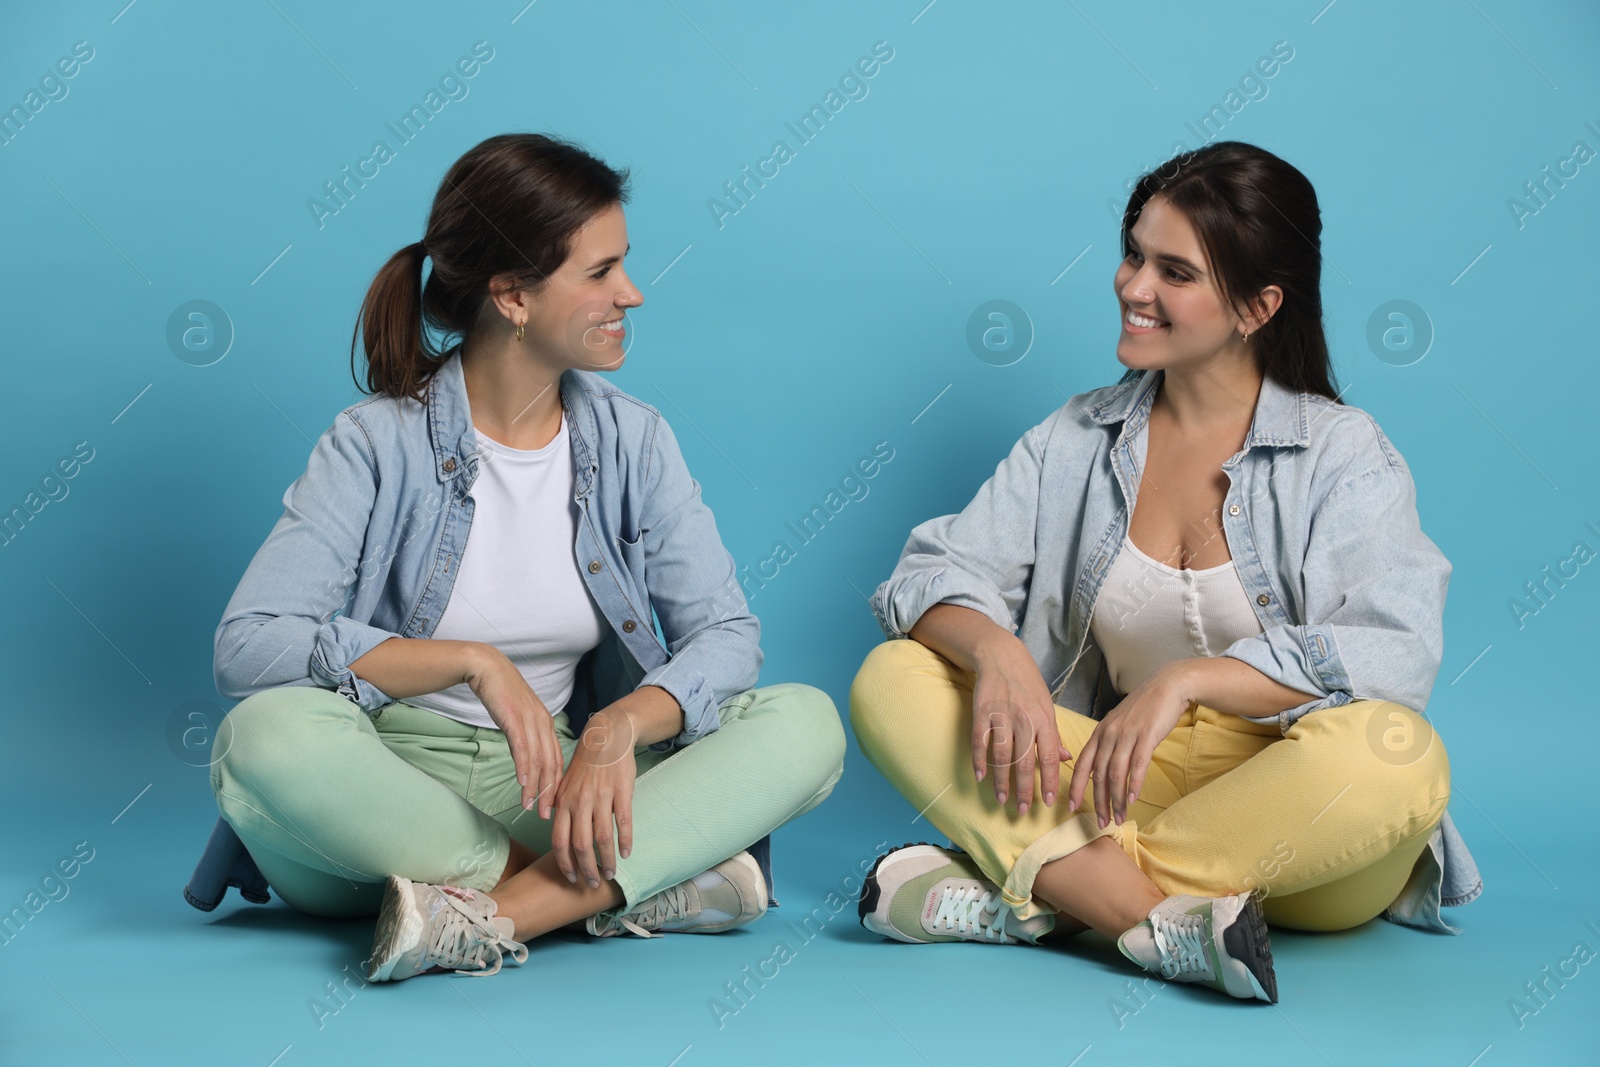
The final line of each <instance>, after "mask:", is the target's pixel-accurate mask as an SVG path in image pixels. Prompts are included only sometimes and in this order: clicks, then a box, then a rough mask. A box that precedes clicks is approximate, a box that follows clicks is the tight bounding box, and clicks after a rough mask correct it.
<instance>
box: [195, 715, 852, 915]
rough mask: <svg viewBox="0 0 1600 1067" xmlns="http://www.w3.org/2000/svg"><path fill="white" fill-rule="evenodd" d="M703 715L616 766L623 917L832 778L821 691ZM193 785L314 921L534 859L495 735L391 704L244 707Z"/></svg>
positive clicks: (840, 762) (478, 878)
mask: <svg viewBox="0 0 1600 1067" xmlns="http://www.w3.org/2000/svg"><path fill="white" fill-rule="evenodd" d="M719 712H720V716H721V722H722V725H721V726H720V727H719V728H718V729H717V730H715V731H713V732H712V733H710V734H707V735H706V736H705V737H702V738H701V739H700V740H699V741H696V742H695V743H694V744H692V745H689V746H688V747H686V748H682V749H678V750H676V751H674V752H670V753H662V752H653V751H651V750H650V749H649V748H640V749H638V750H636V752H635V754H634V756H635V761H636V764H637V768H638V777H637V779H636V780H635V784H634V800H633V850H632V852H631V854H630V855H629V856H628V857H627V858H626V859H623V858H622V857H621V856H620V855H619V856H618V857H617V864H616V883H617V885H618V886H619V887H620V888H621V890H622V892H623V894H624V896H625V897H626V903H625V904H624V905H623V907H624V908H627V907H631V906H632V905H634V904H635V903H637V902H638V901H640V900H643V899H645V898H646V897H649V896H651V895H652V894H654V893H657V892H659V891H660V890H662V889H664V888H666V887H667V886H671V885H676V884H677V883H678V882H681V881H683V880H684V879H686V878H691V877H693V876H694V875H696V874H699V873H700V872H701V871H704V870H706V869H707V868H709V867H713V866H715V865H716V864H718V863H720V862H721V861H723V860H725V859H727V858H728V857H729V856H732V855H734V854H736V853H737V852H739V851H740V850H741V849H745V848H748V847H749V846H750V845H752V844H754V843H755V842H756V841H759V840H760V839H761V838H762V837H764V836H765V835H767V834H768V833H771V832H772V831H773V830H775V829H777V828H778V827H779V826H781V825H783V824H784V823H786V822H788V821H789V820H791V819H794V818H796V817H797V816H799V815H801V814H803V813H805V812H807V811H809V810H811V809H812V808H814V807H816V806H817V805H818V804H820V803H822V801H823V800H824V799H825V798H826V797H827V795H828V794H829V793H830V792H832V790H833V786H834V783H836V782H837V781H838V780H839V776H840V774H841V773H842V772H843V770H844V749H845V739H844V728H843V726H842V724H841V723H840V721H839V713H838V711H837V710H836V709H835V708H834V705H833V701H832V700H830V699H829V698H828V695H827V694H826V693H823V692H822V691H821V690H818V689H814V688H812V687H810V686H806V685H797V684H782V685H772V686H766V687H763V688H760V689H751V690H747V691H745V692H743V693H740V694H739V695H737V696H735V697H732V698H730V699H729V700H728V701H726V702H725V703H724V704H723V705H722V706H721V708H720V709H719ZM554 723H555V728H556V737H557V738H558V739H559V741H560V743H561V750H562V757H563V758H562V763H563V766H565V765H566V764H568V763H570V762H571V760H572V753H573V749H574V747H575V746H576V739H575V738H574V737H573V734H572V730H571V729H570V727H569V726H568V723H567V715H566V713H565V712H561V713H560V714H558V715H556V716H555V718H554ZM211 788H212V792H213V793H214V794H215V795H216V798H217V807H218V808H219V809H220V810H221V812H222V815H223V818H225V819H227V821H228V823H229V824H230V825H231V826H232V827H233V829H234V831H235V832H236V833H238V835H239V838H240V840H242V841H243V842H244V845H245V847H246V848H247V849H248V850H249V852H250V855H251V857H252V858H253V859H254V860H255V861H256V866H257V867H259V868H260V869H261V873H262V875H264V876H265V877H266V879H267V883H268V884H269V885H271V886H272V888H273V889H274V890H276V891H277V893H278V895H279V896H280V897H282V898H283V899H284V901H285V902H287V903H288V904H290V905H291V906H293V907H294V908H296V909H298V910H300V911H303V912H307V913H310V914H314V915H327V916H341V917H348V916H361V915H375V914H377V911H378V907H379V904H380V903H381V901H382V898H383V883H384V880H385V879H386V878H387V876H388V875H390V874H399V875H402V876H404V877H406V878H410V879H412V880H413V881H419V882H432V883H436V884H447V885H460V886H468V887H471V888H473V889H481V890H487V889H492V888H494V886H495V884H496V883H497V882H498V881H499V879H500V875H501V873H502V872H503V871H504V870H505V865H506V860H507V859H508V858H509V856H510V852H511V839H512V838H516V839H517V840H518V841H520V842H522V843H523V844H524V845H527V846H528V847H529V848H531V849H533V850H534V851H535V852H538V853H540V854H541V855H542V854H544V853H546V852H548V851H550V823H549V822H547V821H545V820H544V819H541V818H540V817H539V812H538V810H537V808H535V810H533V811H525V810H523V808H522V805H521V803H520V801H521V794H522V787H521V786H520V785H519V784H518V782H517V776H516V767H515V764H514V763H513V762H512V759H511V749H510V746H509V745H507V743H506V739H505V735H504V734H503V733H501V732H500V731H499V730H495V729H489V728H483V727H477V726H470V725H468V724H466V723H461V722H456V721H455V720H453V719H447V718H445V717H444V716H442V715H438V714H435V713H434V712H432V711H429V710H427V709H424V708H418V707H413V706H412V705H410V704H407V703H405V702H403V701H400V702H396V703H393V704H390V705H388V706H387V707H385V708H382V709H380V710H379V712H378V713H377V715H376V716H372V717H369V716H368V715H367V714H366V713H365V712H363V711H362V710H361V709H360V707H358V706H357V705H356V704H354V703H352V702H351V701H349V700H346V699H345V698H344V697H342V696H340V695H339V694H337V693H335V692H333V691H332V690H329V689H321V688H313V687H310V686H283V687H280V688H276V689H269V690H265V691H263V692H260V693H256V694H253V695H251V696H249V697H247V698H246V699H244V700H242V701H240V702H239V704H237V705H236V706H235V707H234V708H233V710H232V711H230V712H229V713H228V715H227V717H226V718H225V719H224V720H223V722H222V726H221V727H220V728H219V729H218V731H217V735H216V740H215V742H214V747H213V750H212V766H211Z"/></svg>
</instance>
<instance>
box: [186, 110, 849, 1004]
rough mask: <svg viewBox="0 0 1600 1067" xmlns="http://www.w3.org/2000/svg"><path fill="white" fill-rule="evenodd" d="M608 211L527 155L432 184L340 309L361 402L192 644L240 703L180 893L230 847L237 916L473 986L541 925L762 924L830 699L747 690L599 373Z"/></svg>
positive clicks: (817, 766)
mask: <svg viewBox="0 0 1600 1067" xmlns="http://www.w3.org/2000/svg"><path fill="white" fill-rule="evenodd" d="M626 197H627V175H626V173H625V172H620V173H619V172H617V171H615V170H613V169H611V168H610V167H608V166H607V165H606V164H604V163H603V162H601V161H600V160H598V159H596V158H594V157H593V156H591V155H590V154H588V153H587V152H585V151H584V150H582V149H581V148H579V147H577V146H575V145H572V144H569V143H566V142H563V141H559V140H556V139H553V138H549V137H544V136H539V135H534V134H506V135H502V136H498V137H492V138H490V139H488V140H486V141H484V142H483V143H482V144H479V145H478V146H477V147H475V148H473V149H472V150H471V151H469V152H468V153H467V154H466V155H465V156H463V157H462V158H461V159H460V160H459V161H457V162H456V163H455V164H454V166H452V167H451V168H450V170H449V173H447V174H446V175H445V178H444V181H443V183H442V184H441V185H440V187H439V190H438V193H437V195H436V196H435V198H434V202H433V208H432V211H431V213H430V215H429V218H428V224H427V229H426V231H425V233H424V236H423V239H422V240H421V241H418V242H416V243H414V244H411V245H408V246H407V247H406V248H404V249H402V250H401V251H400V252H398V253H396V254H395V255H394V256H393V257H391V258H390V260H389V261H388V263H386V264H385V265H384V266H383V268H382V269H381V270H380V271H379V273H378V276H377V278H376V279H375V280H374V281H373V283H372V286H371V289H370V291H369V292H368V294H367V297H366V301H365V303H364V305H363V307H362V309H361V315H360V320H359V322H358V324H357V329H356V335H355V337H354V338H353V339H352V345H351V356H352V363H353V361H354V355H355V341H356V339H359V340H361V341H362V343H363V347H364V351H365V356H366V376H365V377H366V389H365V391H366V392H368V393H371V394H373V395H372V396H370V397H369V398H368V399H366V400H363V401H361V402H360V403H357V404H355V405H353V406H351V407H349V408H347V409H345V410H344V411H343V412H341V413H340V414H339V415H338V417H337V418H336V419H335V420H334V424H333V426H332V427H331V428H330V429H328V430H327V431H326V432H325V433H324V434H323V435H322V437H321V439H320V440H319V441H318V442H317V444H316V447H315V449H314V450H313V452H312V455H311V460H310V463H309V465H308V466H307V468H306V471H305V473H304V474H303V475H302V476H301V477H300V478H299V479H298V480H296V481H295V482H294V484H293V485H291V486H290V487H289V489H288V491H287V493H286V494H285V496H284V514H283V516H282V517H281V518H280V519H279V520H278V522H277V525H276V526H274V527H273V529H272V531H271V533H270V534H269V535H268V537H267V540H266V543H265V544H263V545H262V547H261V549H260V550H259V551H258V552H257V553H256V555H255V558H254V559H253V560H252V561H251V563H250V565H249V568H248V569H247V570H246V572H245V574H244V577H243V579H242V580H241V581H240V583H239V587H238V589H237V591H236V592H235V593H234V595H233V598H232V599H231V600H230V601H229V603H228V606H227V609H226V611H225V612H224V615H223V618H222V621H221V624H220V626H219V627H218V629H217V634H216V649H215V665H214V667H215V675H216V682H217V686H218V688H219V690H220V691H221V692H222V693H224V694H225V695H227V696H229V697H233V698H239V699H240V703H239V704H238V705H237V706H235V707H234V708H233V710H232V711H231V712H230V713H229V714H228V716H227V718H226V719H225V720H224V722H223V725H222V728H221V729H220V730H219V731H218V734H217V739H216V742H215V748H214V753H213V763H212V787H213V791H214V793H215V795H216V799H217V804H218V806H219V808H220V809H221V812H222V817H223V820H224V822H225V824H226V826H225V827H224V826H219V827H218V831H217V832H216V833H215V834H214V835H213V846H212V849H211V850H209V851H208V859H209V862H207V861H203V862H202V869H203V870H210V871H212V872H218V871H220V870H222V869H224V867H225V864H224V862H223V861H224V860H225V859H227V858H228V857H229V855H230V853H229V852H228V849H229V848H230V847H231V848H233V850H234V858H236V859H237V861H238V864H242V865H243V867H242V868H241V867H240V866H234V867H233V868H232V869H230V870H229V871H228V874H227V875H226V876H222V875H215V877H216V878H218V879H220V878H222V877H226V879H227V881H228V884H233V885H237V886H239V887H240V888H241V889H242V890H245V891H246V892H247V895H251V894H253V895H251V899H264V893H263V892H262V889H263V886H262V883H263V882H264V883H265V884H266V885H270V886H271V887H272V888H274V889H276V890H277V892H278V894H279V895H280V896H281V897H283V898H284V899H285V900H286V901H288V902H289V903H290V904H291V905H293V906H294V907H295V908H297V909H299V910H301V911H303V912H307V913H310V914H315V915H330V916H352V915H371V914H374V913H377V914H378V921H377V931H376V937H375V942H374V945H373V954H372V956H371V958H370V959H369V960H368V961H366V972H367V977H368V978H369V979H371V980H375V981H382V980H393V979H400V978H406V977H410V976H412V975H415V974H421V973H423V972H425V971H429V970H434V969H440V968H453V969H456V970H457V971H458V973H469V974H479V975H483V974H493V973H495V972H496V971H498V970H499V968H500V964H501V960H502V957H504V956H508V955H509V956H510V957H512V958H513V959H515V960H516V961H517V962H519V963H520V962H523V961H524V960H525V959H526V958H527V948H526V946H525V944H524V942H526V941H528V940H530V939H532V938H536V937H538V936H539V935H541V934H544V933H547V932H549V931H551V930H555V929H558V928H562V927H567V926H580V927H581V928H582V929H585V930H587V932H588V933H589V934H591V935H595V936H602V937H603V936H613V935H616V934H620V933H630V934H634V935H640V936H654V935H655V934H657V933H661V932H685V933H688V932H697V933H710V932H715V931H719V930H725V929H729V928H731V927H735V926H739V925H742V924H744V923H747V922H750V921H752V920H753V919H756V918H759V917H760V916H761V915H762V914H763V913H764V912H765V911H766V908H767V907H768V905H769V904H772V903H776V901H775V900H773V899H772V882H771V866H770V860H769V857H768V850H767V846H768V835H769V834H770V832H771V831H772V830H774V829H776V828H777V827H778V826H779V825H781V824H783V823H784V822H787V821H788V820H790V819H793V818H795V817H796V816H798V815H799V814H801V813H803V812H805V811H808V810H810V809H811V808H813V807H815V806H816V805H817V804H820V803H821V802H822V800H823V799H824V798H825V797H826V796H827V795H828V794H829V792H830V791H831V790H832V788H833V786H834V783H835V782H836V781H837V780H838V778H839V776H840V773H841V771H842V768H843V755H844V734H843V729H842V726H841V724H840V722H839V717H838V713H837V711H836V710H835V708H834V706H833V704H832V702H831V701H830V700H829V698H828V697H827V695H826V694H824V693H822V692H820V691H819V690H816V689H813V688H811V687H809V686H804V685H796V684H784V685H773V686H768V687H764V688H759V689H756V688H752V686H753V685H754V683H755V681H756V677H757V671H758V668H759V667H760V664H761V658H762V657H761V650H760V648H759V646H758V643H757V642H758V637H759V630H760V627H759V624H758V622H757V620H756V618H755V616H753V615H752V614H750V611H749V609H748V607H747V606H746V603H745V599H744V596H743V594H742V592H741V590H740V588H739V585H738V581H737V579H736V577H735V570H734V565H733V561H732V559H731V558H730V557H729V555H728V552H727V550H726V549H725V548H724V547H723V545H722V542H721V540H720V538H719V537H718V534H717V528H716V523H715V521H714V519H713V517H712V514H711V512H710V510H709V509H708V508H707V507H706V505H705V504H704V503H703V502H702V501H701V499H700V486H699V483H697V482H696V481H695V480H694V478H692V477H691V476H690V474H689V471H688V469H687V468H686V467H685V465H684V460H683V456H682V454H681V453H680V451H679V448H678V444H677V440H676V438H675V437H674V435H673V432H672V430H671V428H670V427H669V426H668V425H667V423H666V421H665V420H663V419H662V417H661V415H660V413H659V412H657V411H656V410H655V409H654V408H652V407H650V406H649V405H647V404H645V403H643V402H642V401H640V400H637V399H635V398H634V397H632V396H629V395H628V394H627V393H624V392H622V391H621V390H619V389H617V388H616V387H615V386H613V385H611V384H610V383H609V382H608V381H606V380H605V379H604V378H602V377H601V376H600V374H599V373H597V372H600V371H606V370H612V369H615V368H616V367H618V366H620V365H621V364H622V362H623V360H624V358H625V353H626V345H625V344H624V341H625V339H626V336H627V329H626V327H627V315H628V313H629V312H630V311H631V310H632V309H634V308H636V307H638V306H639V305H640V304H641V303H642V302H643V297H642V295H641V294H640V292H639V290H638V289H637V288H636V287H635V286H634V285H633V283H632V281H631V280H630V279H629V277H628V274H627V272H626V270H625V269H624V266H623V262H624V259H625V257H626V254H627V252H628V238H627V227H626V220H625V218H624V215H623V210H622V207H623V204H624V202H625V201H626ZM424 277H426V282H424V281H423V278H424ZM434 335H440V336H443V337H444V338H446V339H447V340H448V339H454V343H452V344H449V345H448V346H440V347H435V345H434V343H433V336H434ZM353 367H354V364H353ZM658 626H659V632H658ZM230 835H236V836H237V839H238V842H242V848H241V847H239V844H238V843H237V842H234V841H232V840H231V839H230ZM213 888H214V887H213ZM218 896H220V893H212V894H210V895H209V897H208V895H207V894H206V893H205V892H197V893H193V894H191V898H190V899H191V901H193V902H195V903H197V905H199V906H202V907H204V906H206V904H207V903H209V904H211V905H212V906H214V904H215V900H216V898H217V897H218Z"/></svg>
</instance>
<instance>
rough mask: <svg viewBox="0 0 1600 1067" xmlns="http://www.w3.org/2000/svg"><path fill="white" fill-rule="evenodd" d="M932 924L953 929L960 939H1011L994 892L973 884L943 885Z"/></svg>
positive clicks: (1006, 940) (1003, 940)
mask: <svg viewBox="0 0 1600 1067" xmlns="http://www.w3.org/2000/svg"><path fill="white" fill-rule="evenodd" d="M933 922H934V925H935V926H942V927H943V928H944V929H946V930H951V929H953V930H955V931H956V932H957V933H959V934H961V935H962V936H963V937H979V938H982V939H983V940H985V941H1000V942H1009V941H1011V940H1012V938H1011V937H1010V936H1009V935H1008V934H1007V933H1006V931H1005V925H1006V922H1005V915H1004V914H1002V913H1001V910H1000V900H999V898H998V897H996V896H995V894H994V893H993V891H986V890H982V889H980V888H979V887H978V886H977V885H976V884H972V885H967V886H965V887H960V888H958V887H956V886H953V885H952V886H946V887H945V890H944V898H943V899H942V900H940V901H939V909H938V911H936V912H935V913H934V916H933Z"/></svg>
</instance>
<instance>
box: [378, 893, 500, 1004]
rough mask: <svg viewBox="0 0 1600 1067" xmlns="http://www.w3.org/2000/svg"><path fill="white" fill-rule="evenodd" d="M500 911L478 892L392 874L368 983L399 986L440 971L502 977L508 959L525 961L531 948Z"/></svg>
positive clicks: (382, 911)
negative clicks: (402, 981) (404, 980)
mask: <svg viewBox="0 0 1600 1067" xmlns="http://www.w3.org/2000/svg"><path fill="white" fill-rule="evenodd" d="M495 911H496V905H495V902H494V901H493V900H492V899H490V898H489V897H488V896H487V895H485V894H483V893H479V892H477V891H475V890H472V889H463V888H461V887H460V886H453V885H429V884H428V883H427V882H412V881H409V880H408V879H405V878H401V877H400V876H399V875H390V876H389V884H388V886H387V887H386V888H385V890H384V894H383V908H382V910H381V911H379V913H378V928H377V931H376V933H375V935H374V936H373V941H372V958H371V960H370V961H368V970H367V980H368V981H372V982H388V981H399V980H400V979H402V978H411V977H413V976H414V975H419V974H422V973H423V972H424V971H428V970H431V969H433V968H435V967H438V968H449V967H454V968H456V969H457V970H456V973H457V974H470V975H472V976H474V977H478V978H486V977H488V976H489V975H491V974H496V973H498V972H499V970H500V961H501V958H502V956H504V955H505V954H510V956H511V958H512V959H514V960H516V962H517V963H523V962H525V961H526V960H527V958H528V948H527V946H526V945H524V944H522V942H520V941H515V940H513V939H512V937H511V935H512V933H513V932H515V930H516V926H515V924H513V923H512V921H511V920H510V919H508V918H506V917H505V916H504V915H496V914H495Z"/></svg>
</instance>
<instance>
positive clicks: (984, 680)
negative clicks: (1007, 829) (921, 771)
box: [972, 627, 1072, 814]
mask: <svg viewBox="0 0 1600 1067" xmlns="http://www.w3.org/2000/svg"><path fill="white" fill-rule="evenodd" d="M996 629H997V630H998V627H996ZM1005 636H1007V637H1011V635H1010V634H1006V635H1005ZM975 662H976V664H977V668H978V669H977V680H976V681H975V682H974V683H973V686H972V769H973V772H974V773H975V774H976V775H977V776H978V781H980V782H981V781H983V779H984V777H985V776H986V775H988V774H991V773H992V774H993V776H994V777H993V782H994V798H995V800H997V801H999V802H1000V803H1001V804H1002V805H1004V804H1005V802H1006V799H1007V798H1008V797H1015V798H1016V804H1017V813H1018V814H1025V813H1026V812H1027V810H1028V807H1029V805H1031V804H1032V803H1033V775H1034V771H1035V770H1037V771H1038V773H1039V781H1040V784H1041V786H1042V789H1041V792H1042V793H1043V794H1044V795H1043V800H1044V802H1045V805H1046V806H1047V807H1048V806H1051V805H1053V804H1054V803H1055V800H1056V787H1057V785H1058V784H1059V783H1060V781H1061V761H1062V760H1069V759H1071V758H1072V753H1071V752H1068V751H1067V750H1066V749H1065V748H1063V747H1062V745H1061V732H1060V730H1059V729H1058V728H1057V726H1056V706H1055V701H1054V700H1052V699H1051V697H1050V688H1049V686H1047V685H1045V682H1044V677H1043V676H1042V675H1040V673H1039V667H1038V665H1037V664H1036V663H1034V662H1033V657H1032V656H1031V655H1029V654H1028V650H1027V649H1026V648H1025V647H1024V646H1023V644H1022V642H1020V641H1018V640H1016V639H1015V638H1014V637H1011V641H1010V642H995V645H994V647H993V648H992V649H990V650H988V651H986V652H985V653H983V654H980V655H979V656H977V657H976V658H975ZM1013 784H1014V785H1015V789H1014V791H1013V788H1012V786H1013Z"/></svg>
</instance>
